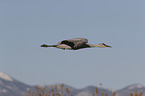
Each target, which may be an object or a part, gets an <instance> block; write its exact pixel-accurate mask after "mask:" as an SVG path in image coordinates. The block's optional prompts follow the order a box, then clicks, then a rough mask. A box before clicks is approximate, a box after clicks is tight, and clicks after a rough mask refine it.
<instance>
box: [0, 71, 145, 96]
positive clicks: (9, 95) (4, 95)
mask: <svg viewBox="0 0 145 96" xmlns="http://www.w3.org/2000/svg"><path fill="white" fill-rule="evenodd" d="M46 86H47V88H48V89H51V85H49V86H48V85H46ZM57 86H59V88H58V89H59V90H61V89H60V84H58V85H57ZM42 87H43V86H42ZM64 87H65V88H69V90H70V92H71V93H72V94H73V95H74V96H92V94H94V92H95V88H96V87H95V86H88V87H86V88H82V89H76V88H73V87H71V86H69V85H65V86H64ZM29 89H31V90H35V89H34V86H30V85H27V84H24V83H22V82H20V81H18V80H15V79H14V78H12V77H11V76H8V75H7V74H5V73H3V72H0V96H24V95H25V94H27V93H28V91H29ZM143 90H145V87H144V86H143V85H141V84H133V85H129V86H127V87H124V88H123V89H120V90H117V91H116V92H117V94H116V96H129V93H130V92H135V91H138V92H142V91H143ZM98 92H99V95H100V93H101V92H103V93H107V94H108V96H112V94H113V91H111V90H109V89H104V88H98Z"/></svg>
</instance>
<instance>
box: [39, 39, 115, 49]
mask: <svg viewBox="0 0 145 96" xmlns="http://www.w3.org/2000/svg"><path fill="white" fill-rule="evenodd" d="M41 47H45V48H47V47H56V48H59V49H63V50H65V49H68V50H78V49H83V48H92V47H100V48H105V47H110V48H112V46H109V45H106V44H104V43H100V44H96V45H93V44H89V43H88V39H86V38H73V39H68V40H62V41H60V42H58V44H57V45H47V44H42V45H41Z"/></svg>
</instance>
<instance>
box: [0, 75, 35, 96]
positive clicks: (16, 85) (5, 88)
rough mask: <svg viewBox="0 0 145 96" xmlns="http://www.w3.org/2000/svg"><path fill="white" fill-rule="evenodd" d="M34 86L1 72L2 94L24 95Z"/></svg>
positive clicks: (10, 95)
mask: <svg viewBox="0 0 145 96" xmlns="http://www.w3.org/2000/svg"><path fill="white" fill-rule="evenodd" d="M32 88H33V87H32V86H29V85H27V84H24V83H22V82H20V81H17V80H15V79H13V78H12V77H10V76H8V75H7V74H5V73H3V72H0V96H24V94H26V93H27V92H28V90H29V89H32Z"/></svg>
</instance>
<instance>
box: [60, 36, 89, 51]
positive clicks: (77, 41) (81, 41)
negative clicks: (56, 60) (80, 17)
mask: <svg viewBox="0 0 145 96" xmlns="http://www.w3.org/2000/svg"><path fill="white" fill-rule="evenodd" d="M87 42H88V40H87V39H85V38H74V39H69V40H63V41H61V42H60V44H66V45H68V46H70V47H71V48H72V49H80V48H86V47H89V46H88V45H87V44H86V43H87Z"/></svg>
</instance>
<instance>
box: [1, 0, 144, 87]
mask: <svg viewBox="0 0 145 96" xmlns="http://www.w3.org/2000/svg"><path fill="white" fill-rule="evenodd" d="M144 4H145V1H144V0H41V1H40V0H23V1H18V0H13V1H10V0H6V1H5V0H1V1H0V14H1V15H0V26H1V27H0V45H1V50H0V53H1V54H0V58H1V60H0V71H2V72H5V73H7V74H9V75H10V76H12V77H14V78H16V79H18V80H20V81H22V82H25V83H26V84H30V85H35V84H40V85H44V84H48V85H49V84H55V83H65V84H68V85H71V86H73V87H76V88H83V87H86V86H88V85H94V86H99V84H100V83H102V84H103V87H105V88H114V89H119V88H122V87H124V86H126V85H129V84H134V83H140V84H143V85H145V77H144V73H145V70H144V68H145V58H144V57H145V51H144V49H145V43H144V40H145V39H144V36H145V12H144V9H145V6H144ZM78 37H81V38H87V39H88V40H89V43H91V44H98V43H102V42H104V43H106V44H108V45H112V46H113V48H92V49H82V50H77V51H69V50H65V51H64V50H60V49H56V48H47V49H45V48H41V47H40V45H41V44H43V43H47V44H57V42H59V41H61V40H64V39H71V38H78Z"/></svg>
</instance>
